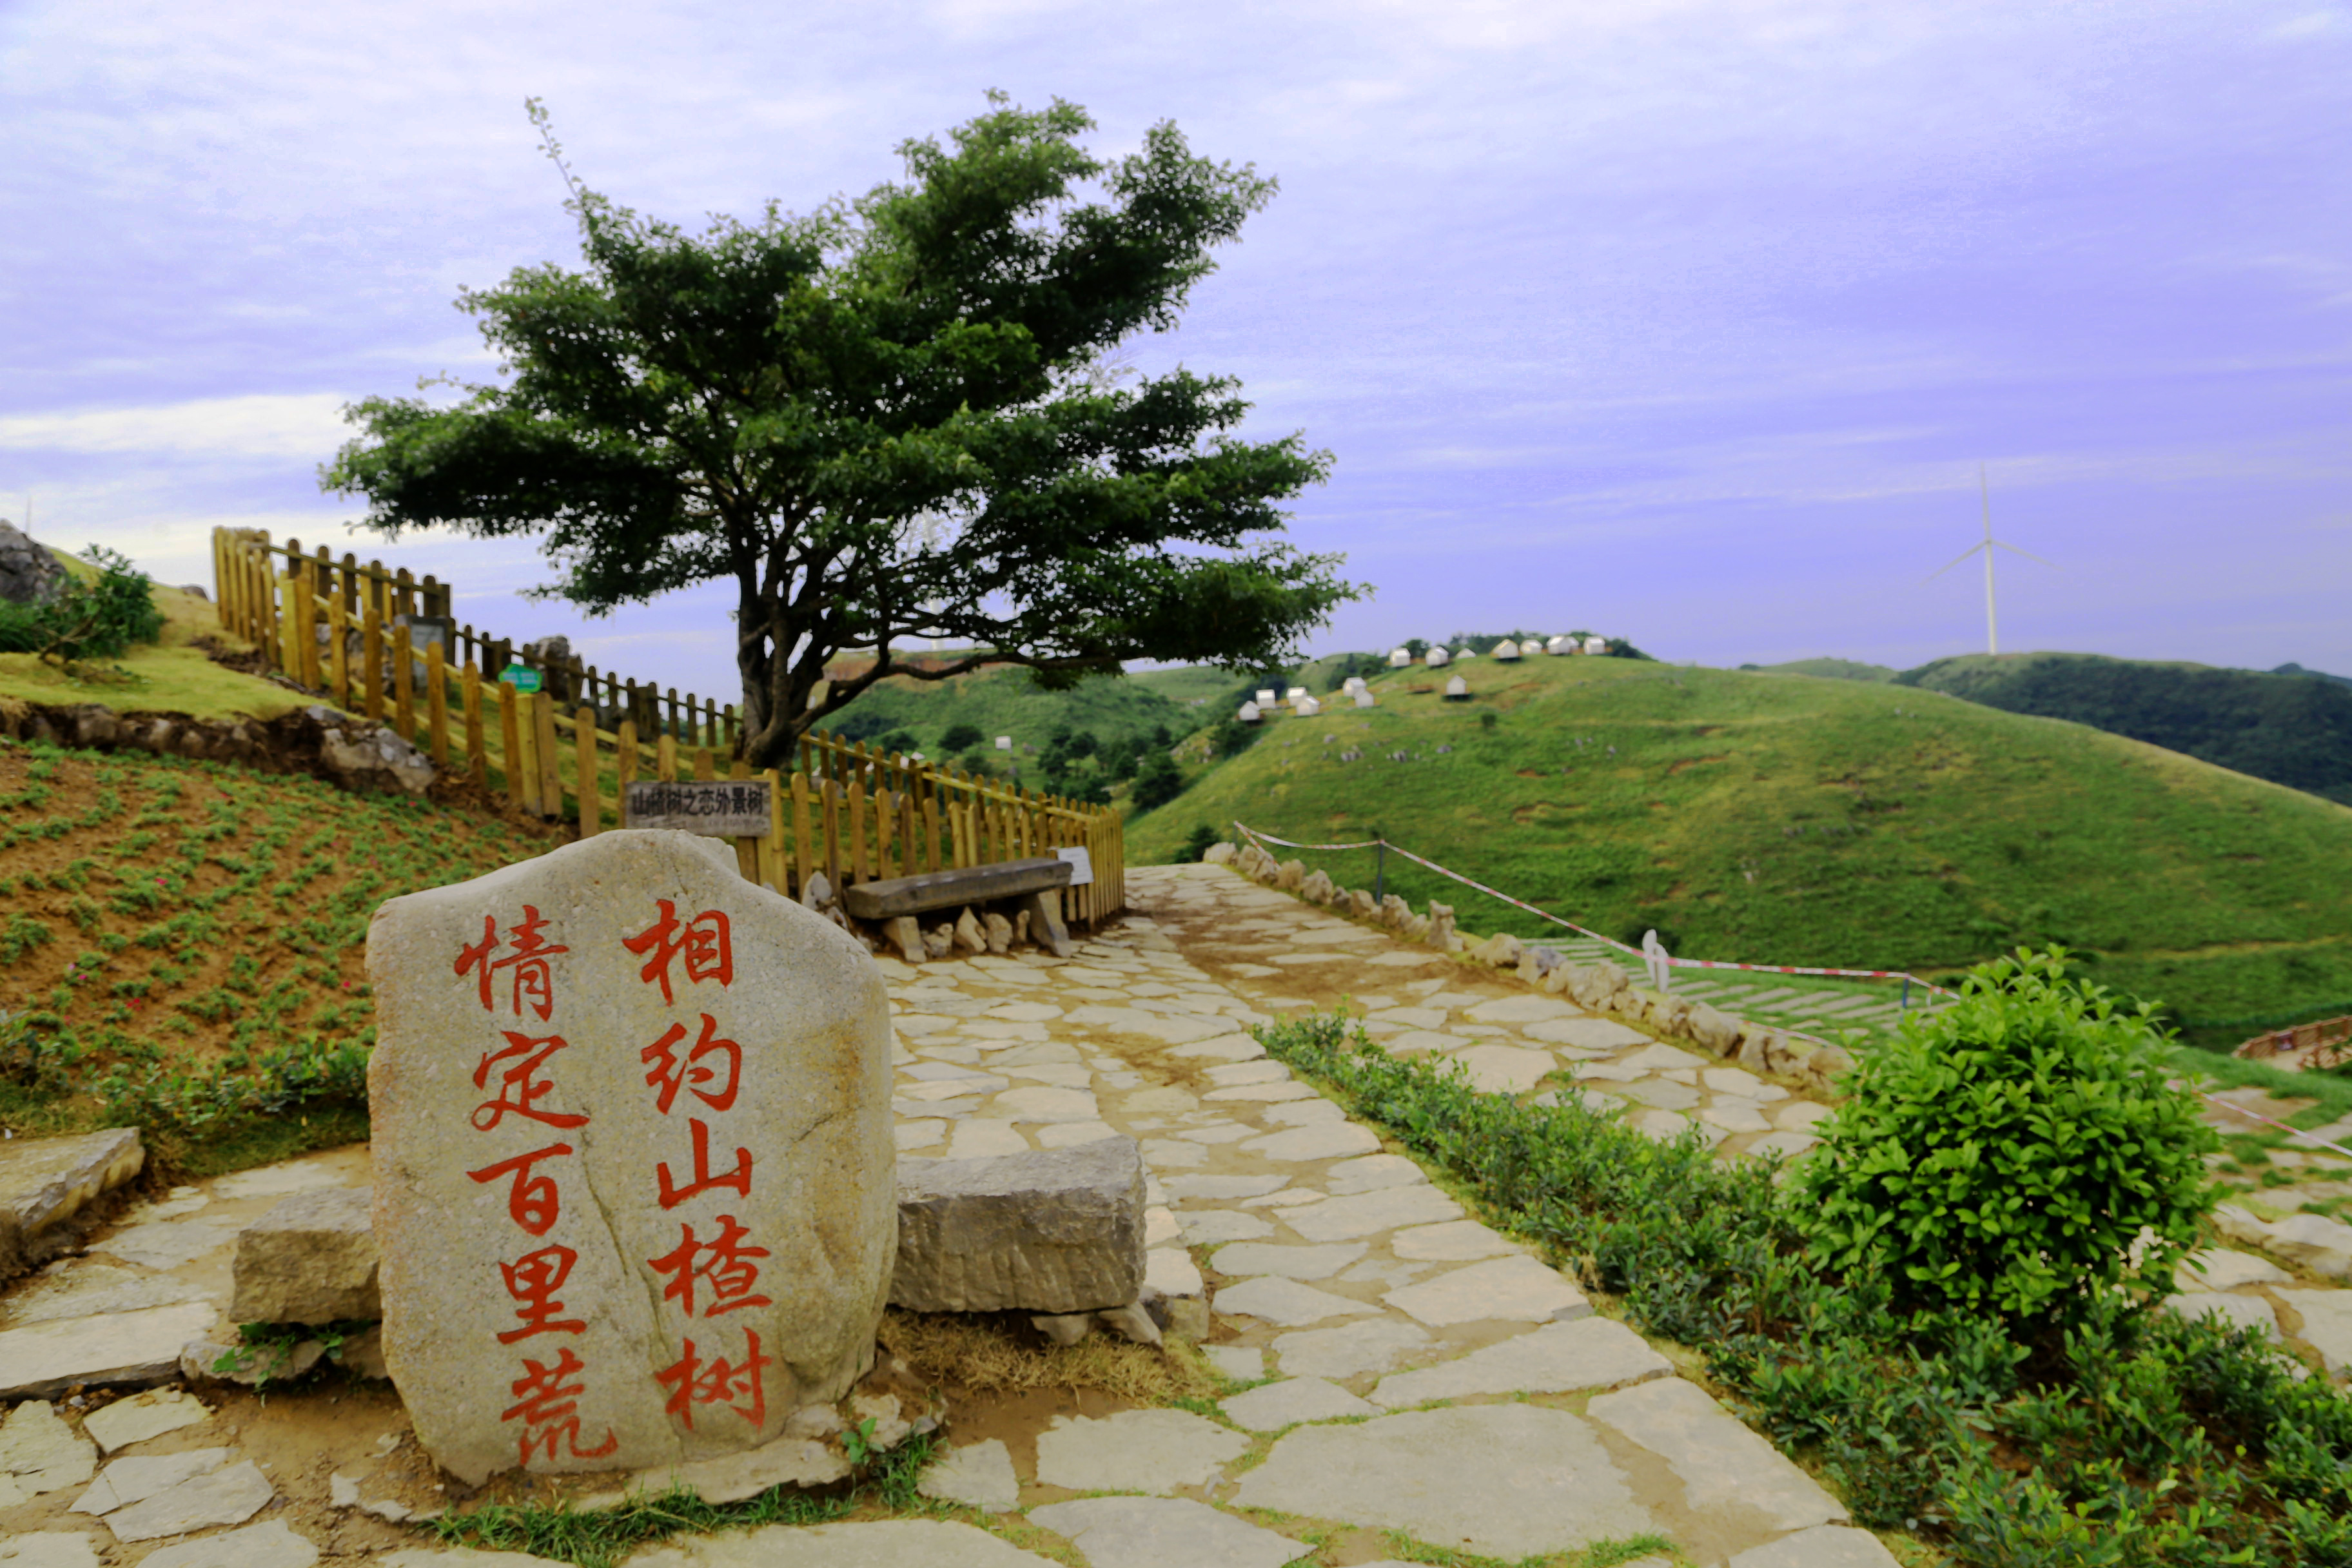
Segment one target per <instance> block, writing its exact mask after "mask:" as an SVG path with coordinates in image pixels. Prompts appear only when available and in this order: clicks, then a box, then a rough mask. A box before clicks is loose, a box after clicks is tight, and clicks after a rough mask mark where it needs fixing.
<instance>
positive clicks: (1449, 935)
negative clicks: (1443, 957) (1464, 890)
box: [1421, 899, 1462, 952]
mask: <svg viewBox="0 0 2352 1568" xmlns="http://www.w3.org/2000/svg"><path fill="white" fill-rule="evenodd" d="M1421 940H1422V941H1423V942H1427V943H1428V944H1429V945H1430V946H1432V947H1433V948H1435V949H1436V950H1437V951H1438V952H1453V951H1454V949H1455V948H1457V947H1459V946H1460V945H1461V944H1462V939H1461V938H1460V937H1458V936H1456V935H1454V906H1453V905H1451V904H1441V903H1439V902H1438V901H1437V900H1435V899H1432V900H1429V930H1428V931H1426V932H1425V933H1423V936H1422V938H1421Z"/></svg>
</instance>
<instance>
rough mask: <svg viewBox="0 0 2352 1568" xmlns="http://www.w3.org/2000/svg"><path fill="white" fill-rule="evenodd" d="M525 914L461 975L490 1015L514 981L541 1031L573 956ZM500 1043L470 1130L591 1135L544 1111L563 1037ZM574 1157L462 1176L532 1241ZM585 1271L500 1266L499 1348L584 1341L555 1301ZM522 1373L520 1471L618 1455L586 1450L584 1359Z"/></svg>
mask: <svg viewBox="0 0 2352 1568" xmlns="http://www.w3.org/2000/svg"><path fill="white" fill-rule="evenodd" d="M522 912H523V918H522V920H521V921H520V922H519V923H517V924H516V925H514V926H513V927H511V928H509V931H508V932H507V951H506V952H504V953H503V954H501V953H500V952H499V928H498V918H497V916H495V915H484V916H483V917H482V940H481V941H480V942H475V943H472V944H469V945H467V946H465V947H463V948H461V949H460V950H459V952H458V954H457V964H456V966H455V967H456V973H457V974H458V976H459V977H460V978H463V977H464V976H466V975H467V974H472V975H474V976H475V977H476V980H477V984H478V988H479V995H480V997H481V1002H482V1007H483V1010H484V1011H486V1012H495V1011H496V1010H497V1007H498V1003H499V996H498V994H497V990H496V984H495V983H496V981H497V979H498V977H499V974H500V973H507V974H508V975H509V977H510V980H511V987H510V989H509V993H508V997H507V1000H508V1002H509V1005H510V1006H511V1008H512V1010H513V1013H514V1016H516V1017H518V1018H520V1017H522V1016H523V1009H524V1008H526V1007H528V1008H530V1011H531V1013H532V1014H533V1015H535V1016H537V1017H538V1019H539V1020H540V1021H541V1023H545V1022H546V1021H548V1019H550V1018H551V1016H553V1014H554V1010H555V977H554V970H553V967H552V965H551V963H549V960H550V959H551V957H552V956H553V955H555V954H557V953H561V952H570V951H571V949H570V948H568V947H565V946H563V945H562V944H561V943H557V942H549V941H548V940H547V939H546V936H545V931H546V927H547V921H544V920H543V919H541V916H540V912H539V910H537V909H535V908H533V907H532V906H531V905H529V904H525V905H524V906H523V910H522ZM499 1034H500V1035H501V1036H502V1037H504V1040H505V1044H504V1045H502V1046H500V1047H498V1048H497V1049H494V1050H488V1051H485V1052H483V1053H482V1058H481V1060H480V1062H478V1064H477V1065H476V1066H475V1068H474V1074H473V1078H474V1087H475V1088H476V1089H486V1090H488V1091H489V1094H490V1098H489V1099H488V1100H484V1101H482V1102H481V1103H480V1104H479V1105H477V1106H476V1107H475V1108H474V1113H473V1115H472V1117H471V1118H470V1121H471V1122H472V1125H473V1128H474V1130H475V1131H477V1132H481V1133H495V1132H499V1131H502V1130H504V1129H505V1128H506V1127H507V1125H508V1122H509V1119H518V1120H520V1121H525V1122H530V1123H536V1124H537V1126H538V1127H540V1128H554V1129H557V1130H558V1131H573V1130H575V1129H578V1128H582V1127H585V1126H586V1125H587V1124H588V1118H587V1116H585V1115H584V1114H581V1113H577V1112H572V1111H562V1110H551V1109H549V1108H548V1107H547V1105H546V1104H545V1103H544V1102H545V1101H546V1100H547V1099H548V1097H549V1096H550V1095H551V1094H553V1093H554V1092H555V1089H556V1085H555V1082H554V1079H553V1072H554V1069H553V1068H552V1066H551V1062H552V1060H553V1058H555V1056H556V1053H558V1052H559V1051H562V1050H565V1049H567V1048H568V1045H567V1042H566V1041H565V1040H564V1038H563V1037H562V1036H561V1035H541V1036H533V1035H530V1034H524V1033H520V1032H518V1031H516V1030H513V1029H502V1030H500V1031H499ZM690 1063H691V1058H689V1064H690ZM541 1136H544V1133H541ZM574 1152H576V1151H575V1149H574V1148H573V1146H572V1144H571V1143H569V1142H552V1143H546V1144H542V1145H541V1147H539V1148H536V1149H530V1150H525V1151H523V1152H519V1153H512V1154H508V1155H506V1156H505V1157H503V1158H500V1159H493V1160H491V1161H490V1162H489V1163H487V1164H484V1165H482V1166H481V1167H480V1168H478V1169H477V1170H471V1171H468V1172H467V1173H466V1174H467V1176H468V1177H469V1178H470V1179H472V1180H473V1181H475V1182H478V1183H481V1184H486V1185H487V1184H490V1183H493V1182H498V1181H500V1180H505V1181H506V1182H507V1183H508V1187H507V1217H508V1218H509V1219H511V1220H512V1221H514V1223H515V1226H516V1228H517V1229H519V1230H520V1231H521V1232H522V1233H523V1234H524V1235H525V1236H527V1237H532V1238H534V1239H536V1238H539V1237H545V1236H546V1235H547V1233H548V1232H549V1231H551V1230H553V1229H554V1228H555V1226H556V1222H557V1221H558V1220H559V1219H561V1218H562V1213H563V1198H562V1190H561V1189H560V1187H559V1186H558V1185H557V1183H556V1171H555V1167H553V1166H551V1165H550V1164H549V1162H551V1161H558V1160H562V1159H564V1158H566V1157H568V1156H570V1155H572V1154H573V1153H574ZM579 1261H580V1255H579V1254H578V1253H577V1252H575V1251H574V1250H572V1248H571V1247H566V1246H564V1245H562V1243H561V1242H550V1243H548V1244H547V1245H546V1246H543V1247H537V1248H535V1249H534V1250H531V1251H529V1252H525V1253H523V1254H522V1255H521V1256H520V1257H519V1258H516V1259H515V1260H514V1261H513V1262H511V1263H507V1262H501V1263H499V1265H498V1272H499V1282H500V1283H501V1284H503V1285H504V1286H505V1288H506V1292H507V1295H508V1297H509V1299H510V1300H513V1302H514V1303H515V1314H514V1315H515V1322H516V1325H517V1326H516V1327H514V1328H511V1329H509V1330H506V1331H503V1332H501V1333H500V1334H499V1336H498V1341H499V1343H500V1344H502V1345H511V1344H515V1343H518V1342H522V1341H527V1340H533V1339H536V1338H538V1337H539V1336H540V1335H542V1334H558V1335H572V1334H580V1333H583V1332H585V1331H586V1330H587V1327H588V1325H587V1322H586V1321H585V1320H584V1319H582V1318H577V1317H571V1316H568V1315H566V1313H567V1310H566V1308H565V1306H564V1304H563V1300H562V1297H561V1296H559V1295H558V1294H557V1292H559V1291H561V1290H562V1289H563V1288H564V1284H565V1282H566V1281H567V1280H569V1279H571V1277H572V1268H573V1266H574V1265H576V1264H577V1263H578V1262H579ZM522 1367H523V1370H522V1375H521V1376H520V1377H517V1378H515V1379H514V1380H513V1382H512V1383H511V1384H509V1392H510V1393H511V1394H513V1396H514V1400H515V1403H514V1404H513V1405H509V1407H508V1408H507V1409H506V1410H505V1411H503V1412H502V1413H501V1414H500V1415H499V1420H500V1421H501V1422H513V1423H520V1432H519V1435H518V1436H517V1437H516V1440H515V1447H516V1456H517V1459H518V1462H519V1463H521V1464H525V1465H528V1464H530V1461H531V1459H532V1458H534V1457H535V1456H544V1457H545V1458H547V1459H548V1460H549V1461H550V1462H553V1461H555V1460H558V1459H561V1458H574V1459H594V1458H603V1457H604V1455H607V1454H610V1453H612V1452H614V1450H615V1449H617V1448H618V1447H620V1445H621V1440H620V1437H619V1436H617V1435H616V1434H615V1433H614V1431H613V1430H612V1429H611V1428H610V1427H607V1428H606V1429H605V1433H604V1441H603V1442H602V1443H601V1444H598V1445H597V1446H595V1447H582V1446H581V1441H582V1430H581V1417H580V1401H581V1397H582V1395H583V1394H585V1393H586V1391H587V1386H588V1385H587V1384H586V1383H585V1382H584V1381H583V1373H586V1372H587V1370H588V1363H586V1362H584V1361H583V1360H582V1359H581V1357H580V1353H579V1352H578V1351H576V1350H574V1349H573V1348H572V1346H571V1345H568V1344H562V1343H559V1344H558V1346H557V1348H556V1351H555V1353H554V1355H553V1357H552V1358H551V1359H550V1358H545V1357H544V1354H543V1352H542V1355H541V1356H530V1355H525V1356H524V1357H523V1358H522Z"/></svg>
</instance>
